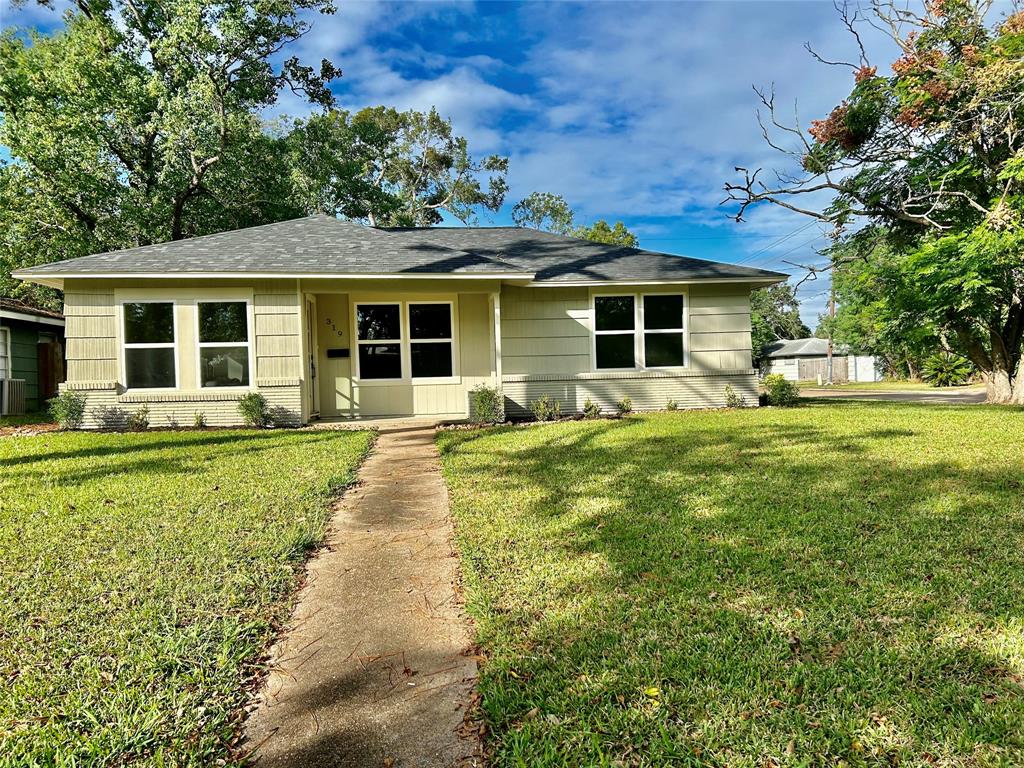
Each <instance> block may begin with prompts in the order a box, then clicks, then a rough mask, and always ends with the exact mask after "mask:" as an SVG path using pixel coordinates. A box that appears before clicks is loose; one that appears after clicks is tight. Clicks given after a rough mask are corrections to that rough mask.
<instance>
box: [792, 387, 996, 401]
mask: <svg viewBox="0 0 1024 768" xmlns="http://www.w3.org/2000/svg"><path fill="white" fill-rule="evenodd" d="M800 394H801V395H802V396H803V397H834V398H839V399H841V400H895V401H901V402H906V403H935V404H939V405H974V404H977V403H983V402H985V390H984V389H982V388H980V387H966V388H964V389H947V390H926V389H925V390H919V391H917V390H906V389H903V390H892V391H889V392H883V391H880V390H869V389H844V388H842V387H835V388H832V389H828V388H824V387H823V388H820V389H819V388H817V387H810V388H805V389H801V390H800Z"/></svg>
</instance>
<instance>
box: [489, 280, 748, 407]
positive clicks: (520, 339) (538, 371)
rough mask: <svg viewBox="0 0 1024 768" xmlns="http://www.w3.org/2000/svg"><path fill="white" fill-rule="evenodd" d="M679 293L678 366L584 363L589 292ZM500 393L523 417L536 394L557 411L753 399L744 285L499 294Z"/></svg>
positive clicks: (587, 359) (588, 357)
mask: <svg viewBox="0 0 1024 768" xmlns="http://www.w3.org/2000/svg"><path fill="white" fill-rule="evenodd" d="M617 293H631V294H636V295H642V294H645V293H683V294H685V296H686V299H685V311H686V316H687V323H686V326H687V327H686V337H685V343H686V345H687V350H688V365H687V366H686V367H685V368H678V369H671V370H664V371H661V370H652V371H597V370H595V369H594V365H593V360H592V333H593V328H592V323H593V313H592V299H593V296H594V295H604V294H617ZM501 312H502V315H501V330H502V367H503V377H502V389H503V392H504V395H505V408H506V411H507V412H508V414H509V415H510V416H513V417H518V416H525V415H527V414H528V413H529V406H530V403H531V402H533V401H534V400H536V399H538V398H539V397H541V396H542V395H548V396H549V397H551V398H553V399H555V400H558V401H559V403H560V404H561V409H562V412H563V413H571V412H574V411H579V410H581V409H582V408H583V404H584V402H585V401H586V400H588V399H589V400H592V401H593V402H595V403H597V404H598V406H600V408H601V409H602V410H605V411H612V410H614V409H615V407H616V403H617V402H618V401H619V400H621V399H622V398H624V397H627V396H628V397H629V398H630V399H631V400H632V402H633V407H634V408H635V409H637V410H656V409H661V408H665V407H666V405H667V404H668V402H669V401H670V400H671V401H674V402H675V403H676V404H677V405H678V407H680V408H707V407H717V406H722V405H724V404H725V388H726V385H730V386H731V387H732V388H733V389H734V390H735V391H736V393H737V394H739V395H742V396H743V397H745V398H746V399H747V402H748V403H751V404H753V403H756V402H757V378H756V375H755V373H754V371H753V369H752V366H751V357H750V289H749V286H747V285H711V284H708V285H687V286H634V287H615V288H585V287H572V288H568V287H567V288H547V287H536V288H517V287H508V286H506V287H505V288H504V289H503V290H502V294H501Z"/></svg>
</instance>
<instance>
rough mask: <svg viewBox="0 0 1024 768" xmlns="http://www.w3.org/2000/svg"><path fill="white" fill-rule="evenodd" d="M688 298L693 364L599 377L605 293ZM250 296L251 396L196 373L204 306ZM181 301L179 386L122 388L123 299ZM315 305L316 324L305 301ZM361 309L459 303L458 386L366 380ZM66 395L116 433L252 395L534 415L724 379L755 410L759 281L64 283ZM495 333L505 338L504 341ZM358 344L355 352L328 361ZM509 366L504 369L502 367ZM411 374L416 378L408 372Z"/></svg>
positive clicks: (699, 389) (291, 404) (279, 403)
mask: <svg viewBox="0 0 1024 768" xmlns="http://www.w3.org/2000/svg"><path fill="white" fill-rule="evenodd" d="M659 291H660V292H682V293H684V294H685V295H686V315H687V321H686V326H687V328H686V348H687V351H688V365H687V366H686V367H685V368H679V369H672V370H665V371H636V372H607V371H595V370H594V369H593V364H592V359H591V355H592V352H591V350H592V329H591V324H592V320H591V301H592V296H593V295H594V294H595V293H653V292H659ZM235 296H244V297H245V298H246V299H247V300H248V301H249V302H250V307H251V327H252V329H253V333H252V339H251V344H252V358H253V362H254V369H253V371H252V372H251V376H252V382H251V386H250V387H248V388H239V389H231V390H228V389H224V390H217V389H202V388H200V387H199V385H198V381H197V379H198V376H197V371H196V361H197V357H196V354H197V352H196V337H195V329H196V306H195V302H196V300H197V298H199V299H202V298H232V297H235ZM161 297H163V298H168V299H172V300H174V301H175V302H176V310H175V316H176V319H177V329H178V334H177V354H178V367H179V381H178V388H177V389H176V390H174V391H171V392H156V391H146V390H136V391H126V390H125V389H124V386H123V382H122V381H121V376H122V374H121V342H120V328H119V327H118V324H119V322H120V315H119V309H118V302H119V301H123V300H126V299H129V300H130V299H131V298H161ZM307 297H308V298H311V299H314V300H315V313H314V314H313V316H312V319H311V322H312V323H314V325H315V327H311V328H308V329H307V321H306V318H305V301H306V299H307ZM361 301H395V302H409V301H451V302H452V303H453V311H454V319H455V324H454V327H453V335H454V341H453V345H454V351H455V355H456V358H455V361H454V362H455V366H454V367H455V370H454V372H453V374H454V375H453V376H452V377H451V378H449V379H445V380H438V381H416V380H412V379H406V380H403V381H400V382H373V381H359V380H358V379H357V378H356V377H355V373H356V368H357V366H356V356H357V354H358V352H357V345H356V343H355V339H354V338H353V337H354V334H355V326H354V320H355V318H354V304H355V303H357V302H361ZM65 315H66V317H67V329H66V332H67V355H68V383H67V385H66V386H67V387H69V388H72V389H78V390H81V391H83V392H85V393H86V394H87V396H88V406H87V426H90V427H97V426H116V425H117V423H118V421H119V420H120V421H121V422H123V419H124V418H125V417H126V416H127V414H128V413H129V412H131V411H132V410H135V409H138V408H141V407H142V406H143V405H145V406H146V407H148V408H149V411H150V423H151V425H152V426H156V427H161V426H168V425H173V424H181V425H188V424H191V423H192V420H193V418H194V414H195V413H196V412H202V413H203V414H204V415H205V417H206V421H207V423H209V424H211V425H220V424H224V425H230V424H236V423H238V421H239V416H238V411H237V401H238V398H239V397H240V396H241V395H242V394H243V393H244V392H245V391H248V390H250V389H254V390H257V391H260V392H262V393H263V394H264V396H266V397H267V399H268V401H269V402H270V404H271V407H272V408H273V409H274V412H275V414H276V418H277V419H278V420H279V421H281V422H282V423H298V422H301V421H306V420H308V418H309V416H310V414H311V412H312V411H313V409H314V407H315V402H314V401H319V411H320V414H321V416H323V417H324V418H359V417H380V416H410V415H415V416H429V417H436V418H441V419H460V418H465V417H466V416H467V415H468V414H469V394H470V391H471V390H472V389H473V388H474V387H476V386H478V385H480V384H486V385H488V386H499V382H500V388H501V389H502V390H503V392H504V395H505V402H506V410H507V412H508V414H509V415H510V416H522V415H525V414H527V413H528V409H529V404H530V402H531V401H532V400H535V399H536V398H538V397H540V396H541V395H543V394H548V395H550V396H551V397H554V398H555V399H558V400H559V401H561V404H562V410H563V412H564V413H570V412H573V411H576V410H579V409H581V408H582V406H583V402H584V401H585V400H586V399H587V398H590V399H592V400H594V401H595V402H597V403H598V404H599V405H600V406H601V407H602V408H603V409H605V410H612V409H613V408H614V406H615V403H616V401H618V400H619V399H621V398H622V397H624V396H629V397H630V398H631V399H632V401H633V405H634V407H635V408H637V409H640V410H643V409H658V408H664V407H665V405H666V403H667V402H668V401H669V400H675V401H676V402H677V403H678V404H679V406H680V407H709V406H719V405H723V404H724V400H725V394H724V392H725V385H726V384H729V385H731V386H732V387H733V388H734V389H735V390H736V391H737V392H738V393H739V394H742V395H743V396H745V397H746V398H747V400H748V402H751V403H754V402H756V398H757V391H756V378H755V375H754V372H753V370H752V369H751V360H750V302H749V286H746V285H741V284H732V285H700V284H695V285H686V286H637V287H635V288H629V287H616V288H614V289H608V290H604V289H595V288H586V287H551V288H548V287H519V286H512V285H504V286H502V285H500V284H499V283H497V282H494V281H474V282H473V284H472V285H471V286H470V285H467V282H466V281H457V280H451V281H446V280H409V281H391V282H389V281H384V280H363V281H329V280H303V281H298V280H260V281H254V280H249V281H241V280H239V281H211V280H182V281H180V282H177V283H174V284H173V285H171V286H168V284H167V283H166V282H162V283H156V282H153V281H149V282H147V281H145V280H134V281H132V280H118V281H112V280H91V281H87V280H78V281H74V280H72V281H68V285H67V286H66V293H65ZM496 329H497V330H498V334H497V338H496V336H495V333H496ZM307 330H310V331H312V332H313V334H314V336H315V338H314V343H315V347H316V350H315V358H316V360H315V362H316V370H317V378H316V382H315V387H316V392H315V397H314V393H313V392H312V391H311V390H310V383H309V381H310V380H309V367H308V363H307V357H306V354H307V352H306V345H307V341H306V335H307ZM331 349H348V350H349V355H350V356H349V357H336V356H335V357H328V351H329V350H331ZM499 371H500V373H499ZM406 375H408V372H406Z"/></svg>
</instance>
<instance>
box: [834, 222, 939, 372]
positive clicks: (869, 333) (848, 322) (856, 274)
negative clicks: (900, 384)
mask: <svg viewBox="0 0 1024 768" xmlns="http://www.w3.org/2000/svg"><path fill="white" fill-rule="evenodd" d="M880 235H882V236H880ZM888 239H889V238H887V237H885V236H884V233H879V232H877V231H875V230H874V229H873V228H870V227H869V228H866V229H863V230H861V231H860V232H858V233H856V234H855V235H852V236H850V237H849V238H848V239H847V240H845V241H843V242H840V243H838V244H837V245H836V246H835V248H834V249H833V254H832V255H833V259H834V261H835V268H834V269H833V270H832V285H833V288H834V290H835V295H836V300H837V304H838V308H837V310H836V315H835V317H834V318H828V317H823V318H822V324H821V327H820V328H819V333H824V334H826V335H828V334H831V336H832V338H833V339H834V340H835V341H837V342H839V343H841V344H846V345H848V346H849V347H850V348H851V349H856V350H857V351H858V352H863V353H865V354H870V355H874V356H875V357H876V358H878V360H879V361H880V362H881V363H882V364H883V366H884V368H885V371H886V373H887V374H888V375H891V376H895V377H899V378H902V377H909V378H912V379H916V378H919V377H920V375H921V366H922V364H923V362H924V360H925V359H926V358H928V357H929V356H930V355H933V354H934V353H936V352H938V351H940V350H942V349H948V348H949V347H950V345H949V342H948V340H947V339H945V338H944V337H943V336H942V334H941V331H940V329H939V326H938V325H937V324H936V323H935V321H934V320H933V318H931V317H930V315H929V311H928V310H929V307H928V305H929V303H930V301H929V298H928V295H927V293H925V292H922V291H921V290H920V284H919V281H918V275H917V274H916V270H915V268H914V265H913V259H912V254H908V253H906V252H901V251H898V250H897V251H893V249H892V248H891V247H890V246H889V244H888Z"/></svg>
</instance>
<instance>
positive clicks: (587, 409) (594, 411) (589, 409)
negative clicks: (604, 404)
mask: <svg viewBox="0 0 1024 768" xmlns="http://www.w3.org/2000/svg"><path fill="white" fill-rule="evenodd" d="M600 415H601V406H599V405H598V404H597V403H595V402H594V401H593V400H591V399H590V398H589V397H588V398H587V399H586V400H584V401H583V418H584V419H596V418H598V417H600Z"/></svg>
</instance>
